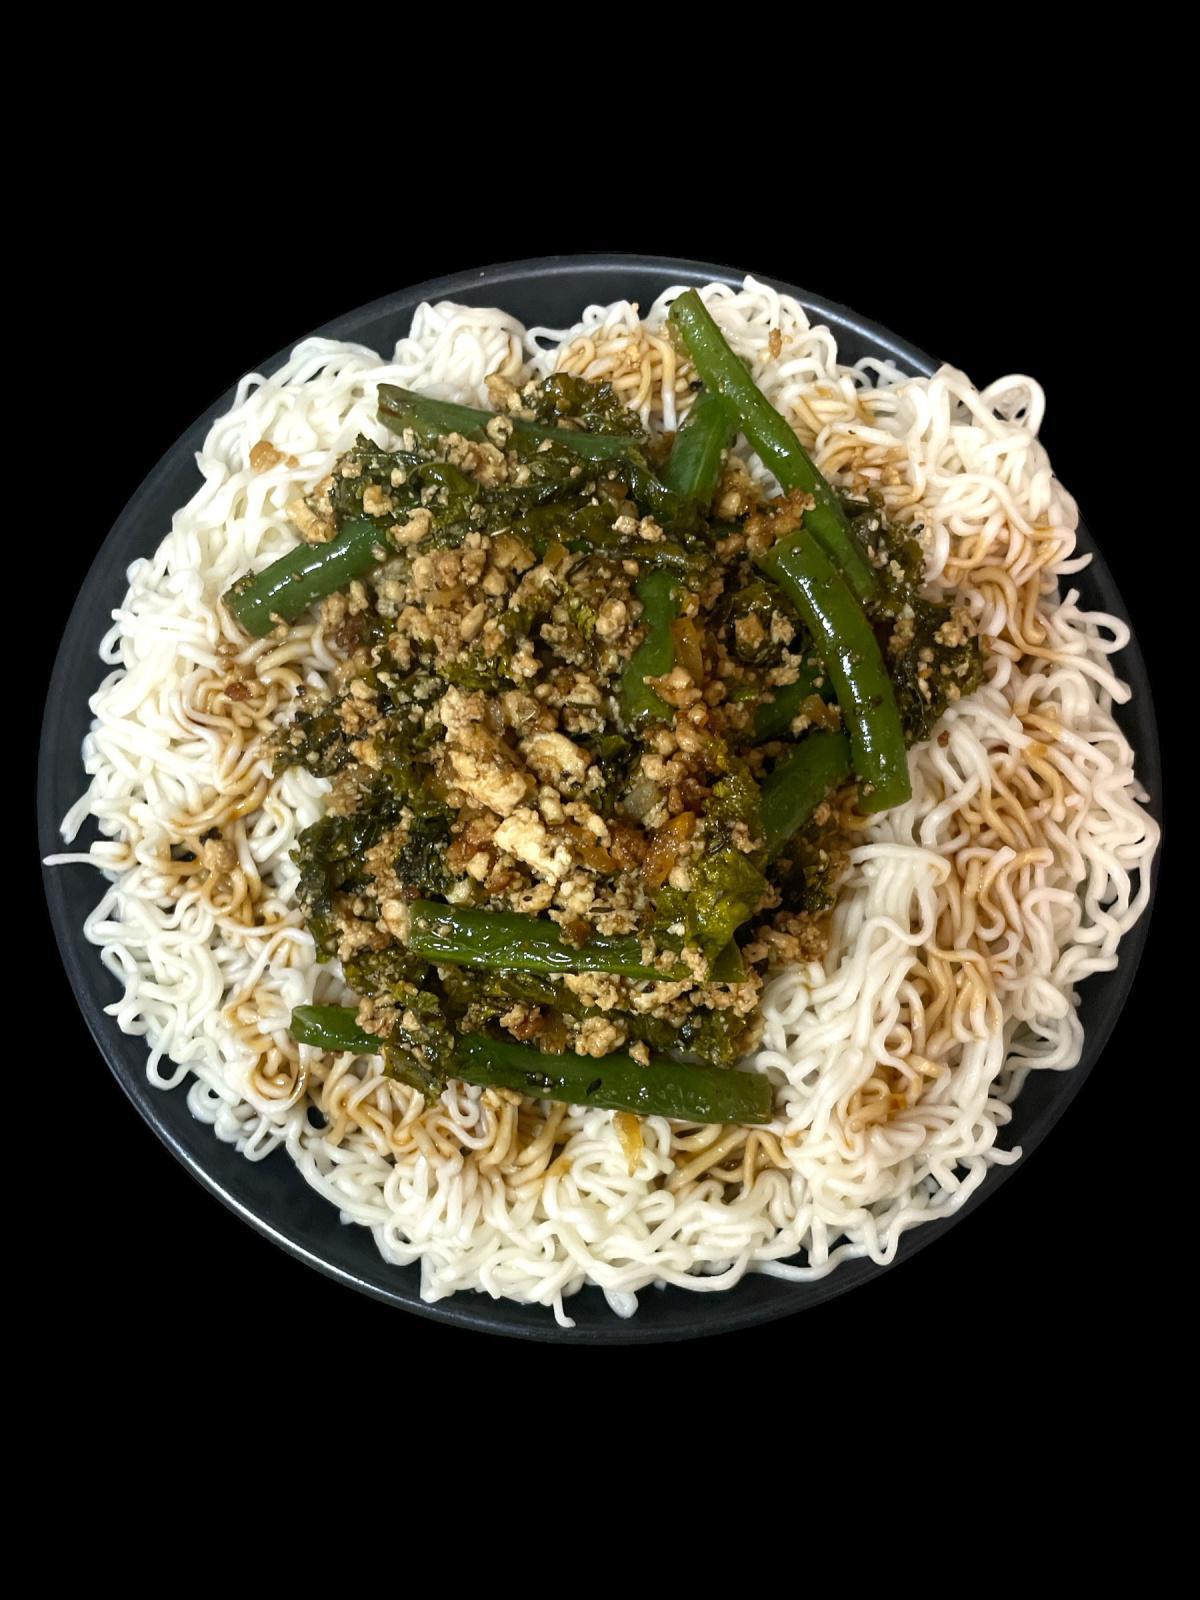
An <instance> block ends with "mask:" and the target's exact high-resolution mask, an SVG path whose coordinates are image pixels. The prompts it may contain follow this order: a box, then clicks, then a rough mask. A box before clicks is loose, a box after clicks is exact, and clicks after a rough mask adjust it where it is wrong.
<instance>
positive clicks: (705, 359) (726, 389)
mask: <svg viewBox="0 0 1200 1600" xmlns="http://www.w3.org/2000/svg"><path fill="white" fill-rule="evenodd" d="M670 318H671V323H672V325H673V326H674V327H675V328H676V329H677V330H678V332H679V336H680V338H681V339H682V340H683V342H684V344H685V345H686V347H687V352H688V354H689V355H690V356H691V358H692V361H693V363H694V364H695V367H696V371H697V372H698V373H699V374H700V376H701V377H702V378H703V379H704V381H705V383H706V384H707V385H708V387H709V389H711V390H712V391H713V392H714V393H716V394H720V395H723V396H724V397H725V399H726V400H727V401H728V402H729V405H730V407H731V408H732V410H733V412H734V414H735V416H736V418H737V420H738V423H739V424H740V426H741V429H742V432H743V433H744V434H745V435H746V438H747V439H748V440H749V441H750V443H751V444H752V445H753V446H754V449H755V450H756V451H757V452H758V454H759V456H760V457H761V458H762V461H763V464H764V465H765V466H767V467H768V468H769V469H770V470H771V471H772V472H773V473H774V474H775V476H776V478H778V480H779V483H780V485H781V486H782V488H783V489H784V490H785V491H786V490H789V489H802V490H803V491H804V492H805V493H806V494H810V495H811V496H812V497H813V501H814V504H813V507H812V509H811V510H810V511H808V512H807V513H806V514H805V517H804V526H805V527H806V528H807V529H808V531H809V533H811V534H812V535H813V536H814V538H816V539H818V540H819V541H820V543H821V544H822V545H823V546H824V548H825V550H826V552H827V553H828V555H829V557H830V559H831V560H832V561H833V562H834V563H835V565H836V566H837V567H838V569H839V571H840V572H841V573H842V575H843V577H844V578H845V579H846V582H847V583H848V584H849V585H850V587H851V589H852V590H853V591H854V593H855V595H856V596H857V597H858V598H859V599H860V600H865V599H868V598H869V597H870V596H871V595H873V594H874V593H875V592H876V589H877V582H876V577H875V571H874V568H873V567H872V566H871V563H870V562H869V561H868V560H867V558H866V556H865V555H864V553H863V551H862V549H861V548H860V547H859V545H858V542H857V540H856V539H855V537H854V533H853V531H852V529H851V527H850V523H849V519H848V518H847V516H846V513H845V511H844V510H843V509H842V504H841V501H840V500H839V499H838V497H837V495H836V494H835V493H834V491H833V489H832V488H831V487H830V486H829V484H828V483H827V482H826V480H825V479H824V478H823V477H822V475H821V473H820V472H819V471H818V470H817V467H816V465H815V464H814V462H813V460H812V458H811V457H810V456H809V454H808V452H807V450H805V448H804V446H803V445H802V444H801V443H800V441H799V439H798V438H797V437H796V433H795V430H794V429H793V428H792V427H790V426H789V424H788V423H787V421H786V419H785V418H783V417H782V416H780V414H779V412H778V411H776V409H775V407H774V406H773V405H771V403H770V401H769V400H767V399H766V398H765V397H764V395H763V394H762V393H761V391H760V390H759V388H758V386H757V385H756V384H755V382H754V380H753V378H751V376H750V374H749V372H748V371H747V370H746V368H745V366H744V365H743V363H742V362H741V361H740V360H739V359H738V357H737V356H736V355H734V353H733V351H732V350H731V349H730V348H729V345H728V344H727V343H726V342H725V337H724V335H723V334H722V332H721V330H720V328H718V327H717V324H716V323H715V322H714V321H713V317H712V313H711V312H710V311H709V309H708V307H707V306H706V305H705V304H704V301H703V300H701V298H700V296H699V295H698V294H697V293H696V291H695V289H685V290H684V292H683V293H682V294H681V295H680V296H679V297H678V299H676V300H674V301H673V302H672V304H671V310H670Z"/></svg>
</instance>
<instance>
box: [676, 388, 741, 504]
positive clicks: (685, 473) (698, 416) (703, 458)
mask: <svg viewBox="0 0 1200 1600" xmlns="http://www.w3.org/2000/svg"><path fill="white" fill-rule="evenodd" d="M736 432H737V429H736V428H735V426H734V423H733V413H732V412H731V410H730V408H729V403H728V401H726V400H725V399H724V398H723V397H722V396H721V395H719V394H713V393H711V392H710V393H706V394H699V395H697V396H696V398H695V400H694V401H693V402H692V409H691V410H690V411H689V412H688V414H687V416H686V417H685V418H684V423H683V426H682V428H680V430H679V432H678V433H677V434H676V435H675V443H674V444H673V445H672V446H671V454H670V456H669V458H668V460H667V464H666V466H665V467H664V469H663V475H662V478H663V482H664V483H665V484H666V486H667V488H668V489H670V490H672V491H673V492H674V493H675V494H677V495H678V496H679V498H680V499H681V500H685V501H689V502H692V503H693V504H695V505H698V506H701V507H702V508H703V509H704V510H706V511H707V510H708V508H709V506H711V505H712V502H713V496H714V495H715V494H716V492H717V483H718V481H719V480H720V477H721V457H722V455H723V453H724V452H725V450H726V449H727V448H728V447H729V446H730V445H731V444H732V443H733V439H734V435H735V434H736Z"/></svg>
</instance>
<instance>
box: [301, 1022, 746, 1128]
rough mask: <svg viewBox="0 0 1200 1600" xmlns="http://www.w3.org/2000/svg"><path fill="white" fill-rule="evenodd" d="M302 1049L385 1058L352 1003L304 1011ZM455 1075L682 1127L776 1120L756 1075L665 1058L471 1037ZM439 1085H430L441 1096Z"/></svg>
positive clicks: (452, 1066)
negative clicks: (545, 1048) (579, 1052)
mask: <svg viewBox="0 0 1200 1600" xmlns="http://www.w3.org/2000/svg"><path fill="white" fill-rule="evenodd" d="M291 1033H292V1038H293V1039H295V1040H296V1042H297V1044H307V1045H311V1046H312V1047H313V1048H314V1049H317V1050H328V1051H330V1052H331V1053H333V1054H340V1053H341V1052H342V1051H344V1050H353V1051H354V1052H355V1053H356V1054H358V1055H364V1056H366V1055H382V1054H383V1046H384V1041H383V1040H382V1039H380V1038H379V1037H378V1036H377V1035H376V1034H373V1033H367V1032H366V1031H365V1030H364V1029H362V1028H360V1027H359V1026H358V1024H357V1022H356V1021H355V1011H354V1008H353V1007H352V1006H297V1007H296V1009H295V1010H294V1011H293V1012H292V1023H291ZM446 1073H447V1076H448V1077H456V1078H459V1079H460V1080H461V1081H462V1082H463V1083H473V1084H476V1085H478V1086H479V1087H481V1088H494V1089H513V1090H515V1091H516V1092H517V1093H518V1094H525V1095H531V1096H532V1097H533V1098H534V1099H539V1100H565V1101H566V1102H567V1103H568V1104H569V1105H573V1106H596V1107H600V1108H602V1109H605V1110H610V1111H635V1112H637V1113H639V1114H640V1115H641V1116H643V1117H673V1118H675V1119H676V1120H677V1121H680V1122H769V1121H770V1119H771V1085H770V1083H769V1081H768V1080H767V1079H766V1078H764V1077H761V1076H759V1074H757V1073H751V1072H737V1071H735V1070H734V1069H732V1068H730V1067H710V1066H705V1065H701V1064H698V1063H693V1062H683V1061H672V1060H670V1059H668V1058H665V1057H659V1058H657V1059H656V1060H652V1061H651V1062H650V1064H649V1066H643V1065H642V1064H641V1062H638V1061H635V1060H634V1059H633V1057H632V1056H626V1055H607V1056H576V1055H569V1054H563V1055H549V1054H543V1053H542V1052H541V1051H539V1050H535V1049H531V1048H530V1047H529V1046H528V1045H522V1044H510V1043H509V1042H508V1041H507V1040H500V1039H490V1038H487V1037H486V1036H485V1035H484V1034H467V1035H466V1036H465V1037H464V1038H461V1039H458V1040H457V1041H456V1044H455V1051H454V1055H453V1057H452V1058H451V1059H450V1061H449V1062H448V1064H447V1067H446ZM436 1089H437V1080H436V1079H435V1080H433V1081H431V1082H430V1083H429V1084H428V1090H429V1092H431V1093H432V1092H436Z"/></svg>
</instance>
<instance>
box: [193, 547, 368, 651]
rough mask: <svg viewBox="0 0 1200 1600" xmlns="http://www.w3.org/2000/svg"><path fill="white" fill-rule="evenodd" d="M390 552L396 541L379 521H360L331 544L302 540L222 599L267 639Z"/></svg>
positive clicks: (257, 634) (249, 629) (250, 629)
mask: <svg viewBox="0 0 1200 1600" xmlns="http://www.w3.org/2000/svg"><path fill="white" fill-rule="evenodd" d="M390 554H391V545H390V544H389V543H388V542H387V540H386V539H385V537H384V535H383V534H382V533H381V532H380V530H379V528H378V527H376V525H375V523H373V522H370V521H368V520H367V519H366V518H361V519H356V520H355V521H353V522H347V523H346V524H345V525H344V526H343V527H342V528H340V529H339V530H338V534H337V537H336V538H335V539H331V540H330V541H329V542H328V544H299V545H297V546H296V548H295V549H294V550H289V551H288V553H287V554H286V555H283V556H280V557H279V559H278V561H272V563H271V565H270V566H269V567H265V568H264V569H263V571H262V572H248V573H246V575H245V576H244V577H241V578H239V579H238V580H237V582H236V583H235V584H233V585H232V586H231V587H230V588H229V589H227V590H226V591H225V594H224V595H223V596H222V598H223V599H224V601H225V604H226V605H227V606H228V608H229V609H230V611H232V612H233V614H234V616H235V617H236V618H237V619H238V621H239V622H240V623H241V625H242V627H243V628H245V630H246V632H247V633H249V634H253V635H254V637H255V638H256V639H261V638H262V637H263V636H264V635H265V634H268V633H270V631H271V629H272V628H274V627H275V626H276V625H277V624H278V623H280V622H294V621H295V620H296V618H297V617H298V616H299V615H300V613H301V612H302V611H307V610H308V608H309V606H311V605H313V604H314V603H315V602H316V601H317V600H323V599H324V598H325V596H326V595H327V594H335V593H336V592H337V591H338V590H339V589H344V588H345V587H346V586H347V584H349V583H350V582H351V580H352V579H354V578H359V577H361V576H362V575H363V573H364V572H369V571H370V570H371V568H372V567H373V566H374V565H375V564H376V563H377V562H379V561H383V560H385V559H386V558H387V556H388V555H390Z"/></svg>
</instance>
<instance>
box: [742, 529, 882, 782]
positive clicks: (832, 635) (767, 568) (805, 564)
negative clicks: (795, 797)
mask: <svg viewBox="0 0 1200 1600" xmlns="http://www.w3.org/2000/svg"><path fill="white" fill-rule="evenodd" d="M757 561H758V565H759V566H760V567H761V568H762V569H763V571H764V572H765V573H766V574H767V576H768V577H769V578H771V579H773V580H774V582H776V583H777V584H778V585H779V587H780V588H781V589H782V590H783V591H784V592H785V593H786V594H787V596H788V598H789V599H790V600H791V602H792V604H793V605H794V606H795V607H796V609H797V610H798V611H799V612H800V615H801V617H802V618H803V620H804V623H805V625H806V627H807V628H808V631H809V633H811V634H812V637H813V641H814V644H815V646H816V651H817V654H818V655H819V656H820V657H821V659H822V660H823V661H824V663H825V666H826V668H827V669H828V672H829V677H830V680H831V681H832V684H833V690H834V693H835V694H836V696H837V702H838V705H839V706H840V708H841V712H842V721H843V723H844V724H845V727H846V731H847V733H848V734H849V736H850V755H851V759H852V761H853V763H854V771H855V772H856V773H857V775H858V779H859V803H860V804H861V806H862V808H863V810H864V811H886V810H887V809H888V807H889V806H898V805H903V803H904V802H905V801H906V800H907V799H908V798H909V796H910V795H911V794H912V786H911V784H910V782H909V777H908V758H907V756H906V754H905V749H904V729H903V727H902V725H901V722H900V712H899V710H898V709H897V706H896V696H895V694H894V692H893V690H892V684H891V680H890V679H889V677H888V673H887V667H886V666H885V665H884V660H883V654H882V652H881V651H880V648H879V644H878V642H877V640H876V638H875V634H874V632H873V630H872V628H871V624H870V623H869V622H868V620H867V618H866V615H865V613H864V612H863V609H862V607H861V606H860V605H859V603H858V601H857V600H856V599H855V598H854V596H853V595H852V594H851V593H850V590H849V589H848V588H847V587H846V584H845V582H844V581H843V579H842V577H841V574H840V573H839V572H838V571H837V570H836V568H835V567H834V565H833V563H832V561H831V560H830V559H829V556H828V555H827V554H826V553H825V551H824V550H823V549H822V547H821V546H820V545H819V544H818V543H817V541H816V540H815V539H813V538H812V537H811V536H810V535H809V534H808V533H806V532H805V530H804V529H800V530H798V532H797V533H796V534H794V535H792V536H791V537H789V538H788V539H784V540H781V541H780V542H779V543H778V544H775V545H773V546H772V547H771V549H770V550H768V551H767V553H766V555H764V556H759V557H758V558H757Z"/></svg>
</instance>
